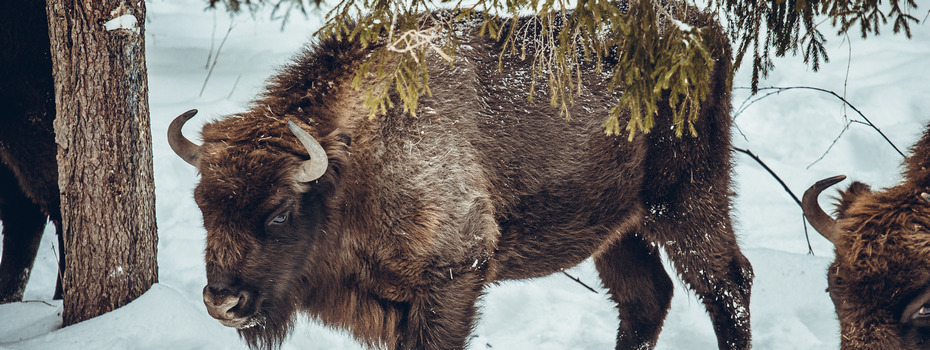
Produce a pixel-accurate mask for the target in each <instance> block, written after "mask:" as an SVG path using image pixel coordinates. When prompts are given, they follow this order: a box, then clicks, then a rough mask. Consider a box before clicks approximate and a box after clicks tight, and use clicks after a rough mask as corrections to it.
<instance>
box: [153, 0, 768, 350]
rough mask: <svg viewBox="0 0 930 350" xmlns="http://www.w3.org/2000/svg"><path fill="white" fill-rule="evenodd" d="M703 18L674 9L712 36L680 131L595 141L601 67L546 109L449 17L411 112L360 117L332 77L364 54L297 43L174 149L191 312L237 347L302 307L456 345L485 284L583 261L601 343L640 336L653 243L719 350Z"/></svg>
mask: <svg viewBox="0 0 930 350" xmlns="http://www.w3.org/2000/svg"><path fill="white" fill-rule="evenodd" d="M709 18H710V16H706V15H701V16H694V18H692V20H691V23H692V24H697V25H704V24H711V26H712V27H711V28H712V29H711V30H713V31H715V33H716V34H717V36H716V42H715V43H713V45H712V47H713V55H714V57H715V58H716V62H717V64H716V66H715V67H714V72H715V73H714V75H713V79H712V80H711V81H707V82H701V83H702V84H709V85H710V90H709V91H710V93H709V95H708V96H707V100H706V102H705V103H704V105H703V106H704V108H703V110H701V111H700V120H699V121H698V122H697V125H696V126H695V127H696V128H697V130H698V132H699V133H700V137H698V138H688V137H685V138H681V139H679V138H676V137H675V136H674V132H673V131H672V130H670V127H671V125H672V124H671V117H670V115H671V113H670V111H669V110H667V109H663V110H662V111H660V114H659V115H658V116H657V121H656V123H657V125H656V127H655V129H654V130H653V132H652V133H650V134H646V135H642V134H641V135H639V136H637V137H636V138H635V139H634V140H633V141H632V142H630V141H627V140H626V138H625V137H612V136H606V135H605V134H604V131H603V127H602V123H603V121H604V119H605V117H606V116H607V115H608V110H609V108H610V107H611V106H612V105H613V104H614V103H615V102H616V94H617V92H609V91H608V89H607V87H606V85H607V81H606V80H605V75H601V74H593V73H592V74H587V75H584V76H583V77H582V78H583V79H584V84H585V85H584V86H585V88H584V90H583V92H582V94H581V95H580V96H578V97H577V98H576V100H575V104H574V105H573V106H572V107H571V108H572V110H571V112H572V115H573V118H572V120H570V121H566V120H565V119H563V118H561V117H559V115H558V111H557V110H556V109H555V108H552V107H550V106H549V104H548V102H547V101H548V97H547V96H545V94H544V92H541V91H539V90H537V96H536V98H535V100H534V101H527V99H526V96H527V91H528V89H529V85H530V83H531V81H530V80H529V72H530V69H531V66H530V65H531V61H530V60H531V58H527V59H526V60H521V59H520V58H519V57H514V56H508V57H506V58H505V60H504V61H503V62H504V64H503V72H500V71H498V68H497V67H498V58H497V54H496V53H497V52H499V49H500V48H499V45H500V44H499V43H498V42H496V41H494V40H491V39H488V38H486V37H481V36H478V35H477V30H478V28H477V27H476V26H474V25H472V24H469V23H467V22H466V23H461V24H459V28H458V29H460V30H461V31H462V32H463V33H465V34H463V35H462V37H461V40H462V42H461V47H460V50H459V51H458V52H457V56H456V62H455V65H454V66H453V67H449V65H448V64H447V63H444V62H439V61H438V60H430V61H429V62H428V64H429V67H430V87H431V89H432V93H433V94H432V96H424V97H422V98H421V100H420V102H419V107H418V109H417V114H416V116H414V115H411V114H409V113H404V112H403V111H402V110H401V109H400V108H395V109H392V110H390V111H389V113H388V114H387V115H384V116H380V117H378V118H375V119H369V118H367V115H368V111H367V109H365V108H364V107H363V106H362V99H363V97H362V93H361V92H359V91H355V90H354V89H352V88H351V87H350V83H351V79H352V78H353V77H354V76H355V70H356V69H357V67H358V65H359V63H360V61H361V60H362V59H364V57H366V55H367V54H368V53H369V52H370V51H368V50H365V49H362V48H361V47H359V46H358V45H356V44H351V43H345V42H340V41H335V40H326V41H323V42H321V43H319V44H317V45H316V46H315V47H312V48H309V49H307V50H306V51H305V52H304V53H303V54H301V55H300V56H299V57H298V58H297V59H296V62H295V63H294V64H291V65H289V66H287V67H286V68H284V69H283V71H282V72H281V73H280V74H278V75H277V76H276V77H274V78H273V79H272V80H271V83H270V85H269V86H268V88H267V91H266V92H265V93H264V94H263V95H262V96H261V97H260V98H259V99H258V100H256V101H254V102H253V104H252V106H251V108H250V109H249V110H248V111H247V112H245V113H242V114H239V115H235V116H230V117H227V118H225V119H222V120H218V121H215V122H212V123H209V124H207V125H205V126H204V128H203V130H202V136H203V140H204V142H203V145H202V146H200V148H199V152H193V153H191V154H198V155H199V162H197V163H196V165H197V166H198V169H199V171H200V174H201V181H200V183H199V185H198V186H197V188H196V190H195V193H194V197H195V199H196V201H197V203H198V205H199V206H200V208H201V210H202V211H203V217H204V226H205V227H206V229H207V248H206V265H207V276H208V285H207V286H206V287H205V288H204V300H205V303H206V304H207V307H208V309H209V310H211V315H213V316H214V317H216V318H217V319H218V320H220V321H221V322H223V323H224V324H226V325H230V326H234V327H237V328H239V334H240V335H241V336H243V337H244V338H245V340H246V341H247V342H248V343H249V344H250V345H251V346H252V347H261V348H268V347H275V346H277V345H279V344H280V343H281V341H282V340H283V339H284V338H285V337H286V336H287V334H288V332H289V331H290V330H291V328H292V322H293V319H294V317H295V313H296V312H303V313H307V314H309V315H311V316H312V317H314V318H315V319H317V320H319V321H320V322H322V323H324V324H327V325H330V326H333V327H336V328H341V329H346V330H348V331H350V332H351V333H352V334H354V335H355V337H356V338H357V339H358V340H359V341H361V342H363V343H365V344H368V345H369V346H372V347H381V348H389V349H462V348H464V347H465V345H466V341H467V339H468V335H469V333H470V332H471V329H472V326H473V324H474V319H475V317H476V313H477V310H476V303H477V302H478V300H479V298H480V296H481V294H482V291H483V289H484V287H485V286H487V285H489V284H492V283H494V282H497V281H502V280H510V279H523V278H532V277H538V276H545V275H548V274H552V273H555V272H558V271H561V270H562V269H565V268H569V267H571V266H574V265H576V264H578V263H579V262H581V261H582V260H584V259H585V258H588V257H590V256H594V258H595V263H596V266H597V269H598V271H599V272H600V275H601V278H602V282H603V284H604V286H605V287H606V288H607V289H608V290H609V291H610V295H611V299H613V300H614V301H615V302H616V303H617V307H618V310H619V312H620V318H621V323H620V327H619V332H618V335H617V348H618V349H641V348H652V347H653V346H654V345H655V342H656V339H657V337H658V334H659V331H660V329H661V327H662V323H663V320H664V318H665V316H666V313H667V312H668V308H669V304H670V301H671V296H672V289H673V288H672V281H671V279H670V278H669V276H668V275H667V274H666V272H665V269H664V268H663V266H662V264H661V259H660V258H659V252H658V251H659V249H660V248H662V249H664V250H665V251H666V252H667V254H668V257H669V260H670V261H671V262H672V263H673V264H674V266H675V268H676V269H677V271H678V272H679V273H680V275H681V278H682V279H683V280H684V281H685V282H686V283H687V284H688V285H689V286H690V287H691V288H692V289H693V290H694V291H695V292H696V293H697V295H698V296H699V297H700V298H701V300H702V301H703V302H704V304H705V305H706V307H707V310H708V312H709V314H710V317H711V319H712V321H713V324H714V329H715V330H716V332H717V337H718V344H719V346H720V348H721V349H745V348H748V347H749V344H750V325H749V294H750V287H751V283H752V268H751V267H750V264H749V261H748V260H746V258H745V257H743V255H742V254H741V253H740V251H739V247H738V246H737V242H736V237H735V236H734V233H733V229H732V225H731V219H730V213H729V211H730V196H731V194H732V193H731V190H730V187H731V182H730V171H731V155H730V150H729V144H730V123H731V120H730V114H729V112H730V93H729V91H728V89H727V86H726V76H727V72H728V69H729V65H730V51H729V46H728V43H727V41H726V37H725V35H724V34H723V33H722V32H721V29H720V28H719V26H717V25H716V24H713V23H709V21H710V19H709ZM530 56H531V55H530ZM587 71H589V72H593V71H594V70H593V67H589V69H587ZM536 101H541V102H536ZM621 118H622V117H621ZM287 121H293V122H295V123H297V124H298V125H300V126H301V127H302V128H303V129H305V130H307V131H308V132H309V133H310V134H312V135H313V136H314V137H315V138H316V139H317V140H319V143H320V144H321V145H322V146H323V147H324V148H325V149H326V153H327V155H328V158H329V169H328V170H327V171H326V173H325V175H323V177H322V178H321V179H319V180H317V181H312V182H310V183H299V182H297V181H295V179H294V173H295V169H296V167H297V166H298V164H299V163H300V162H303V161H305V160H306V159H307V157H308V156H307V154H308V153H307V151H306V150H305V149H304V147H303V146H302V145H301V144H300V143H299V142H298V141H297V139H296V138H295V137H294V135H293V134H292V133H291V132H290V131H289V130H288V129H287V127H286V122H287ZM169 138H171V136H169Z"/></svg>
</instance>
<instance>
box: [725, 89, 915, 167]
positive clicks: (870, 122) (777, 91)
mask: <svg viewBox="0 0 930 350" xmlns="http://www.w3.org/2000/svg"><path fill="white" fill-rule="evenodd" d="M734 89H750V88H748V87H734ZM798 89H801V90H814V91H819V92H823V93H827V94H830V95H833V96H834V97H836V98H837V99H839V100H840V101H842V102H843V103H845V104H846V105H847V106H849V108H852V110H853V111H855V112H856V113H857V114H859V116H860V117H862V119H863V120H865V122H866V124H865V125H868V126H869V127H871V128H872V129H874V130H875V131H876V132H878V134H879V135H881V136H882V138H884V139H885V141H886V142H888V144H889V145H891V147H892V148H894V150H895V151H896V152H898V154H900V155H901V157H905V155H904V152H901V150H900V149H898V146H896V145H895V144H894V142H891V139H889V138H888V136H886V135H885V133H884V132H882V130H881V129H879V128H878V127H877V126H875V124H874V123H872V121H871V120H869V118H868V117H866V116H865V114H862V111H860V110H859V109H858V108H856V106H854V105H853V104H852V103H849V101H847V100H846V99H845V98H843V97H842V96H840V95H839V94H837V93H836V92H833V91H831V90H827V89H822V88H818V87H812V86H789V87H778V86H770V87H763V88H759V91H763V90H774V91H773V92H769V93H767V94H765V95H764V96H762V97H759V98H757V99H755V100H754V101H752V103H755V102H758V101H759V100H761V99H764V98H766V97H769V96H772V95H775V94H779V93H781V92H783V91H788V90H798ZM752 103H750V105H751V104H752ZM746 107H748V106H746ZM744 110H745V107H743V108H741V109H740V110H738V111H737V115H738V114H739V113H742V111H744ZM734 118H735V116H734Z"/></svg>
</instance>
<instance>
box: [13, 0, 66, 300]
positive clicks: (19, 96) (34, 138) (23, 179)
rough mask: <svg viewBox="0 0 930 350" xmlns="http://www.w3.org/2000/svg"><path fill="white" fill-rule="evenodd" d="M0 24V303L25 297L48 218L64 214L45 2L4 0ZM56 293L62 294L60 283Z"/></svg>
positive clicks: (57, 220) (56, 219)
mask: <svg viewBox="0 0 930 350" xmlns="http://www.w3.org/2000/svg"><path fill="white" fill-rule="evenodd" d="M0 23H2V24H0V110H2V112H0V221H2V222H3V256H2V258H0V303H4V302H10V301H19V300H21V299H22V296H23V290H24V289H25V287H26V282H27V281H28V279H29V272H30V270H31V269H32V264H33V261H34V260H35V256H36V251H37V250H38V248H39V241H40V240H41V238H42V231H43V230H44V228H45V224H46V222H47V221H48V220H49V219H51V220H52V222H54V223H55V225H56V227H58V228H59V229H60V228H61V213H60V209H59V199H58V167H57V162H56V160H55V154H56V152H57V148H56V146H55V138H54V131H53V129H52V121H53V120H54V119H55V101H54V97H55V90H54V85H53V82H52V61H51V56H50V54H49V51H50V46H49V37H48V25H47V19H46V15H45V3H44V2H42V1H3V2H2V3H0ZM59 237H60V235H59ZM60 246H61V245H60V244H59V247H60ZM60 261H63V259H60ZM59 285H60V284H59ZM55 296H56V298H60V296H61V290H60V287H59V289H58V291H56V293H55Z"/></svg>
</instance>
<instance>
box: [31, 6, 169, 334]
mask: <svg viewBox="0 0 930 350" xmlns="http://www.w3.org/2000/svg"><path fill="white" fill-rule="evenodd" d="M47 13H48V18H49V21H48V22H49V36H50V38H51V52H52V65H53V70H52V73H53V75H54V77H55V104H56V112H57V118H56V119H55V134H56V136H55V141H56V143H57V144H58V174H59V177H58V185H59V187H60V190H61V212H62V218H63V226H64V230H63V235H64V247H65V253H64V254H65V256H64V257H61V258H62V259H64V266H65V268H64V276H63V287H64V295H63V297H64V312H63V314H62V318H63V322H64V324H65V325H71V324H74V323H77V322H80V321H83V320H86V319H89V318H91V317H95V316H98V315H100V314H103V313H106V312H108V311H111V310H113V309H115V308H118V307H120V306H123V305H125V304H126V303H128V302H130V301H132V300H133V299H135V298H137V297H138V296H140V295H142V293H144V292H145V291H146V290H148V289H149V287H151V285H152V284H153V283H155V282H157V280H158V265H157V261H156V245H157V241H158V236H157V233H156V227H155V194H154V181H153V174H152V137H151V132H150V130H149V108H148V82H147V77H146V75H147V73H146V68H145V45H144V35H145V33H144V30H143V24H144V21H145V2H144V1H118V0H117V1H114V0H104V1H74V0H48V2H47Z"/></svg>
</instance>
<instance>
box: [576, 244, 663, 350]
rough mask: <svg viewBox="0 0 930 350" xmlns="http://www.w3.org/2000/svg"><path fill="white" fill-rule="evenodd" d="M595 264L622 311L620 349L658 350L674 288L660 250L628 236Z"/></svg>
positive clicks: (605, 252)
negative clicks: (658, 340)
mask: <svg viewBox="0 0 930 350" xmlns="http://www.w3.org/2000/svg"><path fill="white" fill-rule="evenodd" d="M594 264H595V266H597V271H598V272H599V273H600V276H601V281H602V283H603V284H604V286H605V287H607V289H608V290H609V291H610V299H611V300H613V301H614V302H615V303H617V309H618V310H619V311H620V329H619V331H618V333H617V349H618V350H620V349H652V348H653V347H655V344H656V340H657V339H658V337H659V331H661V330H662V323H663V322H664V321H665V316H666V314H668V308H669V305H670V304H671V301H672V289H673V287H672V280H671V278H669V276H668V273H666V272H665V267H663V266H662V261H661V260H660V258H659V254H658V250H657V248H656V247H655V246H652V245H650V244H648V243H647V242H645V241H644V240H643V239H642V237H640V236H639V235H637V234H632V233H628V234H625V235H624V236H623V238H622V239H620V240H618V241H616V242H614V243H612V244H611V245H610V247H609V248H607V250H606V251H604V252H603V253H602V254H601V255H599V256H597V257H595V259H594Z"/></svg>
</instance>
